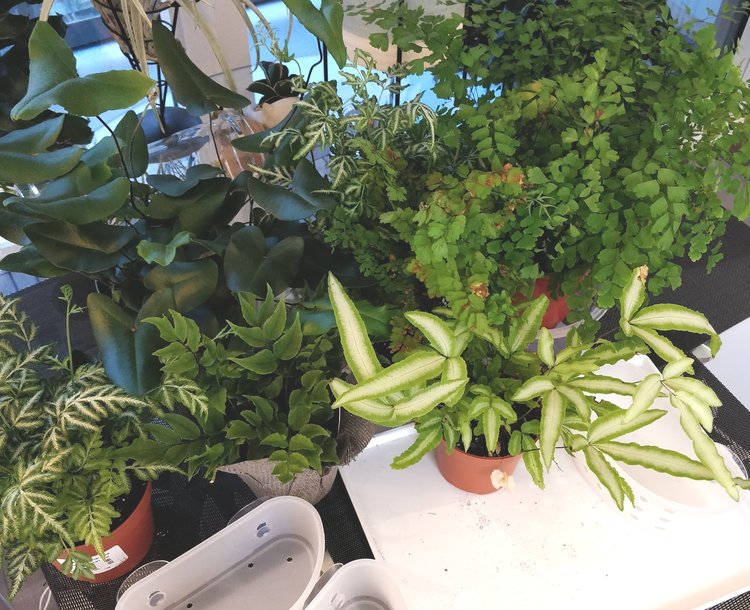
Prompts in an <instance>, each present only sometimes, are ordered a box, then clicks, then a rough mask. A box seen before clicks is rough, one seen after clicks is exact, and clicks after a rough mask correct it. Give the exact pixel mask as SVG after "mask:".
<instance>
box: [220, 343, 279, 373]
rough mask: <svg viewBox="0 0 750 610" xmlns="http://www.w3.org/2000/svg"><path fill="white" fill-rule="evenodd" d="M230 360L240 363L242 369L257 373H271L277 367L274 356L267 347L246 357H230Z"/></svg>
mask: <svg viewBox="0 0 750 610" xmlns="http://www.w3.org/2000/svg"><path fill="white" fill-rule="evenodd" d="M230 360H231V361H232V362H234V363H235V364H238V365H240V366H241V367H242V368H243V369H247V370H248V371H252V372H253V373H257V374H258V375H268V374H269V373H273V372H274V371H275V370H276V368H277V367H278V362H277V361H276V356H274V355H273V352H272V351H271V350H268V349H264V350H262V351H260V352H258V353H257V354H253V355H252V356H248V357H247V358H230Z"/></svg>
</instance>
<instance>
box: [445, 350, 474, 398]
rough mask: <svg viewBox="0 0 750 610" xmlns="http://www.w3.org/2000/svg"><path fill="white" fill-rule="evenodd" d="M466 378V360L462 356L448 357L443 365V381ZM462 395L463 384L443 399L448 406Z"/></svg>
mask: <svg viewBox="0 0 750 610" xmlns="http://www.w3.org/2000/svg"><path fill="white" fill-rule="evenodd" d="M464 379H468V372H467V370H466V361H465V360H464V359H463V358H458V357H456V358H448V360H446V361H445V364H444V365H443V376H442V380H443V381H461V380H464ZM463 396H464V388H463V386H462V387H460V388H459V389H458V390H456V391H455V392H454V393H453V395H452V396H449V397H448V398H446V399H445V404H446V405H448V406H449V407H452V406H453V405H455V404H456V403H457V402H458V401H459V400H461V399H462V398H463Z"/></svg>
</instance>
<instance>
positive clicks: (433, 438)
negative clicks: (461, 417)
mask: <svg viewBox="0 0 750 610" xmlns="http://www.w3.org/2000/svg"><path fill="white" fill-rule="evenodd" d="M442 439H443V433H442V428H441V426H440V425H437V426H431V427H429V428H424V429H422V430H419V433H418V434H417V439H416V440H415V441H414V443H413V444H412V445H411V446H409V448H408V449H406V451H404V452H403V453H402V454H400V455H398V456H396V457H395V458H393V461H392V462H391V468H395V469H397V470H400V469H402V468H408V467H409V466H413V465H414V464H416V463H417V462H418V461H419V460H421V459H422V458H423V457H424V456H425V455H427V454H428V453H429V452H430V451H432V450H433V449H435V447H437V446H438V445H439V444H440V441H441V440H442Z"/></svg>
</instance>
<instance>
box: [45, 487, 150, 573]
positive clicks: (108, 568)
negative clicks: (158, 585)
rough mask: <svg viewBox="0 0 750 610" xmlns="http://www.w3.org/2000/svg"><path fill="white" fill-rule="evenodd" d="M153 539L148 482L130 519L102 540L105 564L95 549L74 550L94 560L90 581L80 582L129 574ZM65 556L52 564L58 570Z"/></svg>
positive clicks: (86, 547)
mask: <svg viewBox="0 0 750 610" xmlns="http://www.w3.org/2000/svg"><path fill="white" fill-rule="evenodd" d="M153 539H154V513H153V511H152V510H151V482H150V481H149V482H148V483H147V484H146V491H145V492H144V493H143V497H142V498H141V500H140V501H139V502H138V505H137V506H136V507H135V510H134V511H133V512H132V513H130V516H129V517H128V518H127V519H125V521H124V522H123V523H122V525H120V526H119V527H117V528H116V529H115V531H114V532H112V534H111V535H110V536H107V537H106V538H104V539H102V544H103V545H104V551H105V555H106V557H107V561H104V560H102V558H101V557H99V556H98V555H97V552H96V549H94V547H93V546H90V545H81V546H77V547H75V549H74V550H76V551H79V552H81V553H86V554H87V555H90V556H91V557H93V558H94V565H95V568H94V569H95V571H96V572H98V573H97V574H96V577H95V578H94V579H90V578H81V579H79V580H83V581H86V582H95V583H100V582H108V581H110V580H114V579H115V578H119V577H120V576H124V575H125V574H128V573H130V572H132V571H133V570H134V569H135V568H136V566H137V565H138V564H139V563H141V561H142V560H143V558H144V557H145V556H146V553H148V550H149V549H150V548H151V543H152V541H153ZM66 556H67V553H64V554H62V555H61V556H60V557H59V558H58V560H57V561H54V562H52V565H54V566H55V567H56V568H58V569H60V565H61V563H62V560H64V559H65V557H66Z"/></svg>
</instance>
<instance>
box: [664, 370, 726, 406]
mask: <svg viewBox="0 0 750 610" xmlns="http://www.w3.org/2000/svg"><path fill="white" fill-rule="evenodd" d="M664 383H665V385H666V386H667V387H668V388H669V389H670V390H674V391H675V392H677V391H683V392H688V393H689V394H693V395H694V396H696V397H697V398H700V399H701V400H702V401H703V402H705V403H706V404H707V405H708V406H709V407H720V406H721V400H719V397H718V396H717V395H716V392H714V391H713V390H712V389H711V388H709V387H708V386H707V385H706V384H705V383H703V382H701V381H698V380H697V379H693V378H691V377H675V378H673V379H669V380H668V381H665V382H664Z"/></svg>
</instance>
